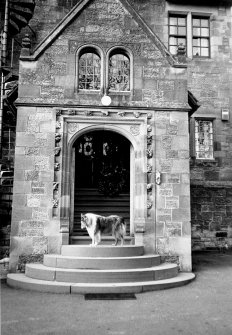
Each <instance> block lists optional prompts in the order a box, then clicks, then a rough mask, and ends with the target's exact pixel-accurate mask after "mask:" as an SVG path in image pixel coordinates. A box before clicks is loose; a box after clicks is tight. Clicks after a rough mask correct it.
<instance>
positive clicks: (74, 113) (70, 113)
mask: <svg viewBox="0 0 232 335" xmlns="http://www.w3.org/2000/svg"><path fill="white" fill-rule="evenodd" d="M68 115H76V111H75V110H74V109H69V110H68Z"/></svg>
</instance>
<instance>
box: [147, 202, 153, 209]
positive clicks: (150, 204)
mask: <svg viewBox="0 0 232 335" xmlns="http://www.w3.org/2000/svg"><path fill="white" fill-rule="evenodd" d="M151 208H152V202H151V201H148V202H147V209H151Z"/></svg>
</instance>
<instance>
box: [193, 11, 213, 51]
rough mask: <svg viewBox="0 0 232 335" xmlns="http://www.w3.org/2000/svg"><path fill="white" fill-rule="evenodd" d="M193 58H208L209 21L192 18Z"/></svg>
mask: <svg viewBox="0 0 232 335" xmlns="http://www.w3.org/2000/svg"><path fill="white" fill-rule="evenodd" d="M192 25H193V27H192V31H193V56H200V57H209V50H210V48H209V19H208V18H206V17H202V18H201V17H193V18H192Z"/></svg>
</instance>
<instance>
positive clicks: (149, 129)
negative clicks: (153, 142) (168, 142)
mask: <svg viewBox="0 0 232 335" xmlns="http://www.w3.org/2000/svg"><path fill="white" fill-rule="evenodd" d="M147 131H148V133H150V132H152V126H151V125H148V126H147Z"/></svg>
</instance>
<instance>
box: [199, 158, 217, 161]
mask: <svg viewBox="0 0 232 335" xmlns="http://www.w3.org/2000/svg"><path fill="white" fill-rule="evenodd" d="M196 162H215V158H196Z"/></svg>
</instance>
